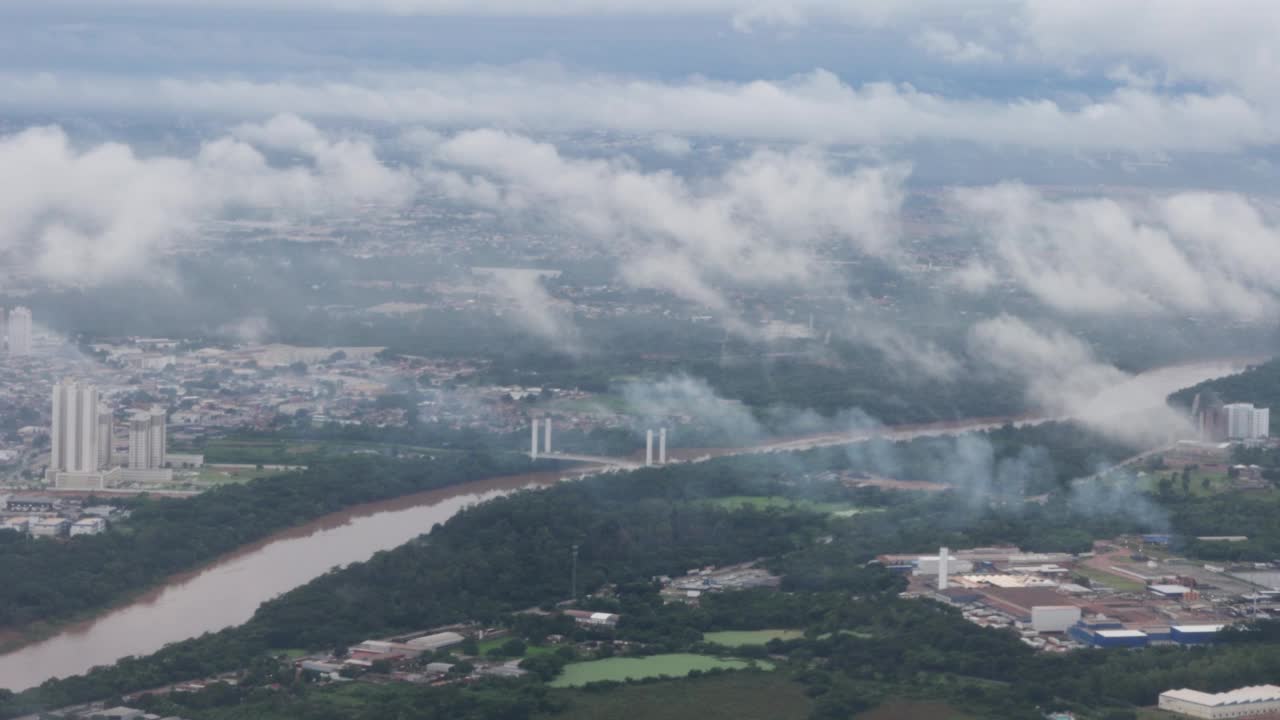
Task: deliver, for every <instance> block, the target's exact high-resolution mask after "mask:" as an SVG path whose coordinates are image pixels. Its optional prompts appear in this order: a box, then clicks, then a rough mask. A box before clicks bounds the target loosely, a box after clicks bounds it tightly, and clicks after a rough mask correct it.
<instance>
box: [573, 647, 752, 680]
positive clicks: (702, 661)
mask: <svg viewBox="0 0 1280 720" xmlns="http://www.w3.org/2000/svg"><path fill="white" fill-rule="evenodd" d="M761 665H762V666H763V665H764V663H761ZM747 667H751V664H750V663H748V662H746V661H743V660H724V659H721V658H715V657H711V656H709V655H694V654H692V653H672V654H669V655H651V656H649V657H643V658H618V657H615V658H608V659H606V660H592V661H590V662H581V663H570V664H569V665H566V666H565V668H564V672H562V673H561V674H560V676H559V677H557V678H556V679H555V680H553V681H552V682H551V686H552V687H558V688H564V687H579V686H582V685H586V684H587V683H592V682H599V681H602V680H615V681H619V682H621V681H623V680H640V679H642V678H649V677H660V676H662V675H668V676H670V677H683V676H685V675H688V674H689V673H690V672H693V671H694V670H711V669H713V668H723V669H732V670H741V669H744V668H747Z"/></svg>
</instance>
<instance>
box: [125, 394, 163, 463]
mask: <svg viewBox="0 0 1280 720" xmlns="http://www.w3.org/2000/svg"><path fill="white" fill-rule="evenodd" d="M166 443H167V441H166V440H165V412H164V410H163V409H162V408H159V407H156V408H152V409H151V410H150V411H146V410H138V411H136V412H134V413H133V416H132V417H130V418H129V469H130V470H159V469H161V468H163V467H164V463H165V455H166V454H167V449H168V448H167V444H166Z"/></svg>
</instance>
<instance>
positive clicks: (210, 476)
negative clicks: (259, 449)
mask: <svg viewBox="0 0 1280 720" xmlns="http://www.w3.org/2000/svg"><path fill="white" fill-rule="evenodd" d="M177 472H178V473H181V472H182V471H177ZM285 472H287V471H285V470H267V469H263V470H259V469H257V468H227V469H218V468H213V467H209V466H205V467H202V468H200V469H198V470H196V471H195V473H196V482H202V483H211V484H217V485H222V484H226V483H242V482H249V481H250V480H256V479H257V478H261V477H271V476H273V475H281V474H283V473H285ZM175 475H177V473H175ZM178 477H181V475H178Z"/></svg>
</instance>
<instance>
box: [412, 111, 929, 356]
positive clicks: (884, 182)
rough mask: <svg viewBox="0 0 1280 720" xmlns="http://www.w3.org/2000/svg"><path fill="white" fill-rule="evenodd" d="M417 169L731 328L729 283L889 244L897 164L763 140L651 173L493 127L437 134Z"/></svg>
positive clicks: (801, 273)
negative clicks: (687, 168) (712, 166)
mask: <svg viewBox="0 0 1280 720" xmlns="http://www.w3.org/2000/svg"><path fill="white" fill-rule="evenodd" d="M430 162H431V164H430V167H429V168H428V170H427V171H426V172H425V173H424V177H425V178H426V179H427V181H428V182H429V183H431V184H432V186H433V187H434V188H437V189H439V190H440V191H441V192H443V193H445V194H446V195H448V196H449V197H451V198H452V199H454V200H458V201H463V202H468V203H472V204H475V205H479V206H483V207H487V208H490V209H493V210H495V211H498V212H501V213H504V214H505V215H506V216H508V217H524V218H527V219H530V220H531V221H536V222H543V223H548V224H551V225H553V226H555V227H557V228H558V229H563V230H567V231H570V232H573V233H575V234H578V235H580V236H583V237H585V238H586V239H590V240H593V241H594V242H596V243H598V244H599V245H600V246H601V247H603V248H604V249H606V250H608V251H609V252H611V253H613V254H617V255H620V256H622V258H623V259H622V261H621V262H622V266H621V273H622V276H623V277H624V279H626V280H628V281H629V282H631V283H632V284H634V285H638V286H644V287H654V288H659V289H662V290H667V291H670V292H673V293H675V294H676V295H678V296H680V297H682V298H684V299H685V300H688V301H690V302H693V303H696V304H698V305H702V306H705V307H708V308H710V309H712V310H714V311H716V312H718V313H720V314H722V315H723V316H724V317H723V319H724V320H725V322H726V323H728V324H730V325H731V327H733V328H734V329H736V330H739V331H742V332H746V328H745V326H744V325H743V324H742V323H741V322H737V321H735V319H734V318H732V317H731V308H730V303H728V302H727V301H726V300H725V299H724V297H723V296H722V295H721V290H720V289H719V288H721V287H723V286H724V285H726V284H729V285H737V286H741V285H747V286H754V287H796V286H801V285H809V284H823V283H829V282H830V281H831V279H832V278H830V277H829V276H828V274H827V271H826V270H825V269H824V268H823V267H822V266H821V265H820V263H818V256H817V251H818V249H819V248H820V247H821V246H823V245H825V244H826V243H829V242H832V241H835V242H838V243H843V245H844V246H845V247H847V248H850V249H852V250H854V251H856V252H858V253H863V254H871V255H877V256H889V255H892V254H893V253H895V252H896V238H897V220H898V211H899V208H900V206H901V202H902V183H903V181H904V179H905V173H906V170H905V169H904V168H858V169H854V170H851V171H843V170H840V169H838V168H836V167H835V166H834V165H832V164H831V162H830V160H829V159H828V158H827V157H826V156H824V155H823V154H821V153H819V152H817V151H815V150H813V149H808V148H804V149H798V150H794V151H790V152H776V151H771V150H760V151H757V152H755V153H753V154H751V155H750V156H748V157H746V158H744V159H742V160H740V161H738V162H736V163H733V164H732V165H731V166H730V167H728V169H727V170H726V171H725V172H724V173H723V174H721V175H720V176H718V177H711V178H706V179H703V180H700V181H696V182H695V181H690V180H686V179H684V178H681V177H679V176H677V175H675V174H673V173H671V172H669V171H665V170H663V171H655V172H646V171H642V170H640V169H639V168H638V167H637V166H636V165H635V164H634V163H633V162H631V161H630V160H629V159H627V158H625V157H619V158H613V159H581V158H574V157H569V156H565V155H563V154H561V152H560V151H559V149H557V148H556V147H555V146H553V145H550V144H548V143H542V142H537V141H534V140H532V139H530V138H527V137H523V136H519V135H514V134H511V133H507V132H502V131H495V130H477V131H468V132H463V133H459V134H457V135H454V136H453V137H450V138H449V139H447V140H444V141H443V142H440V143H439V144H438V145H436V146H435V147H434V149H433V151H432V154H431V156H430Z"/></svg>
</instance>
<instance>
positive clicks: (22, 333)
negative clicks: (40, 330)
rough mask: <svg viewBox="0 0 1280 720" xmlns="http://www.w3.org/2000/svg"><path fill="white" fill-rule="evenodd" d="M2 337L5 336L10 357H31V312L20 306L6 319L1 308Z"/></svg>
mask: <svg viewBox="0 0 1280 720" xmlns="http://www.w3.org/2000/svg"><path fill="white" fill-rule="evenodd" d="M0 336H3V338H4V340H5V344H6V346H7V347H8V349H9V354H10V355H30V354H31V311H30V310H28V309H27V308H25V307H22V306H21V305H19V306H17V307H15V308H13V309H12V310H10V311H9V313H8V316H7V317H6V314H5V311H4V308H0Z"/></svg>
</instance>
